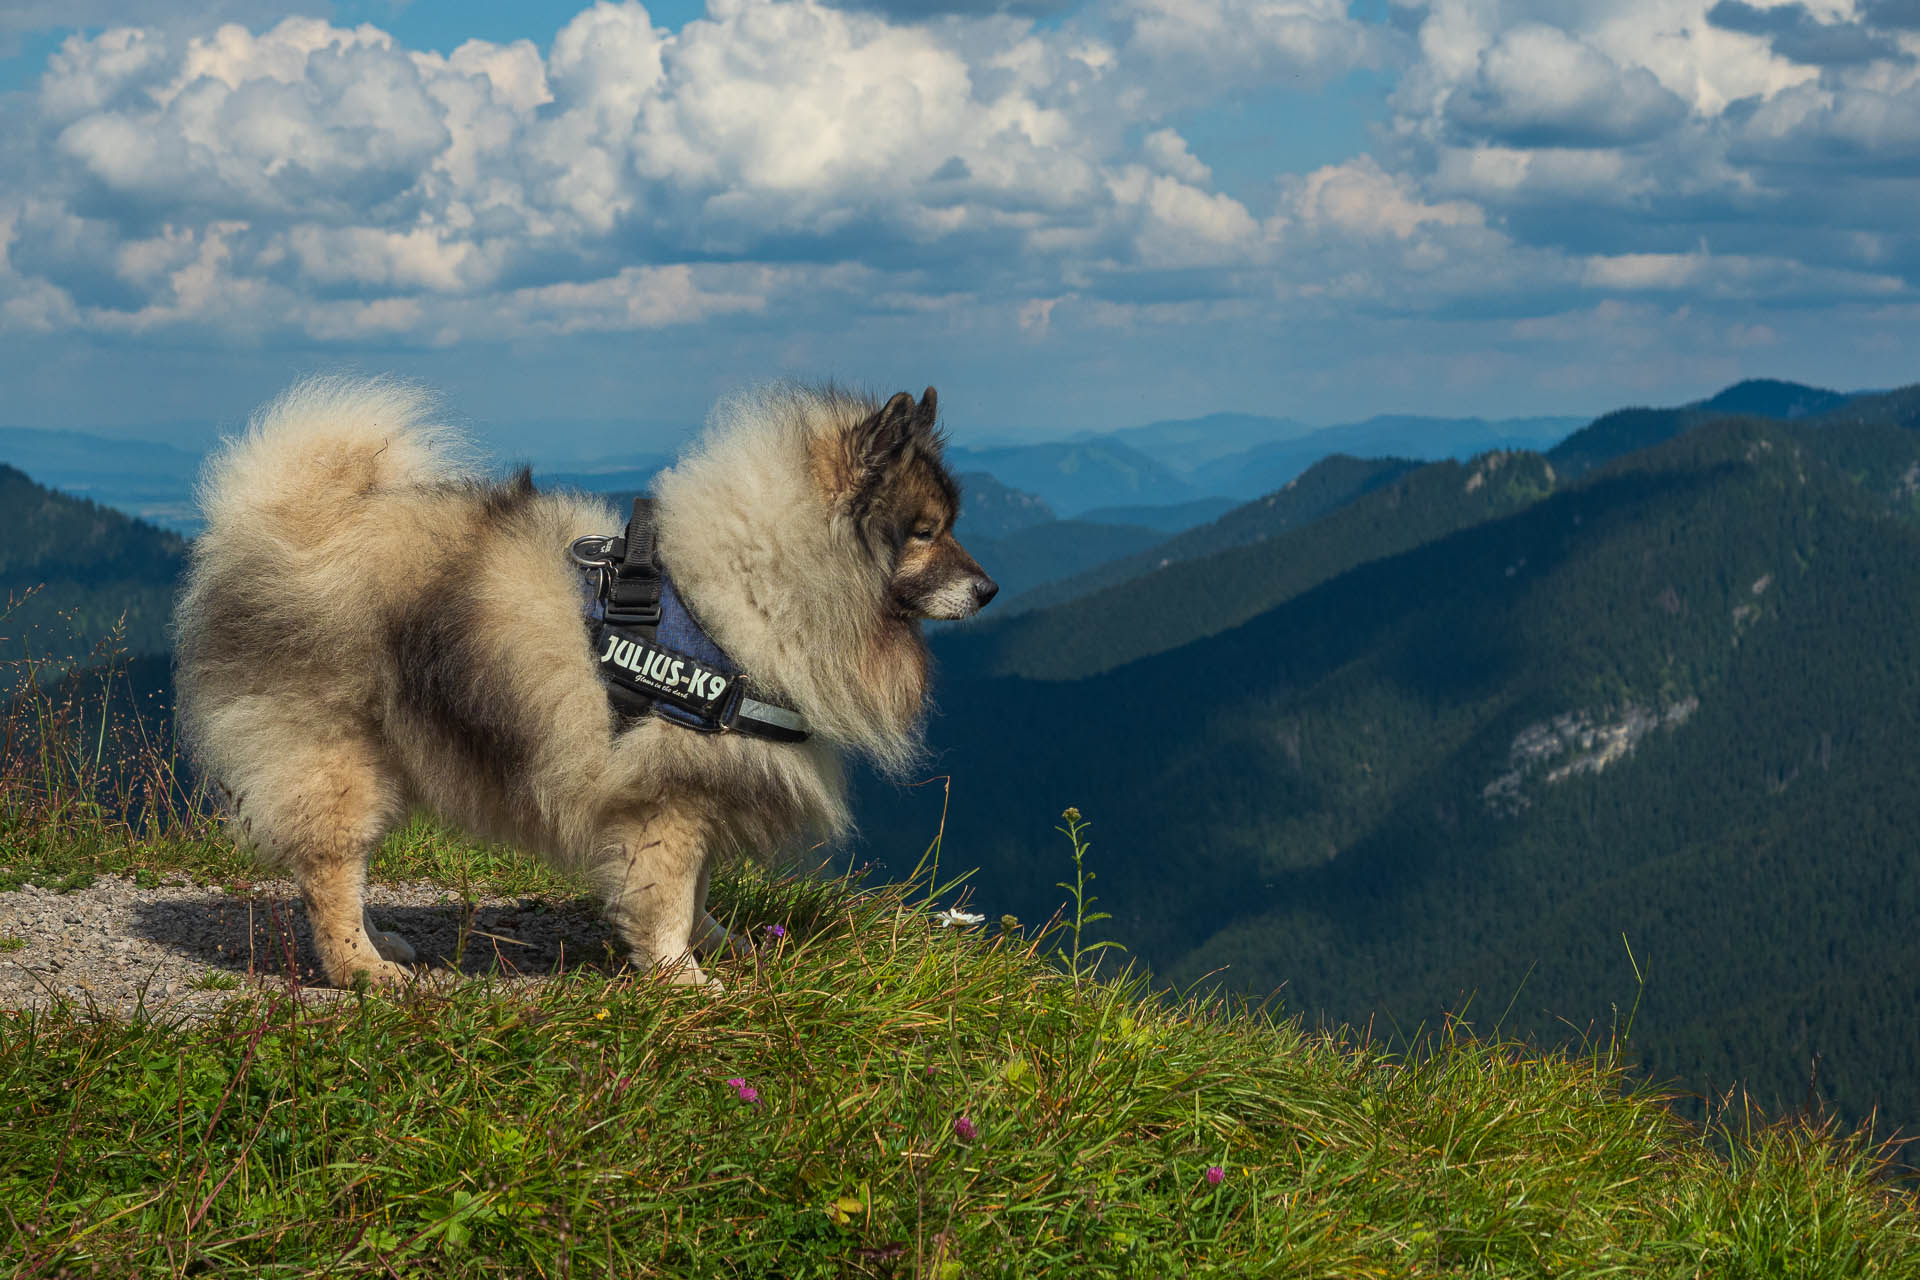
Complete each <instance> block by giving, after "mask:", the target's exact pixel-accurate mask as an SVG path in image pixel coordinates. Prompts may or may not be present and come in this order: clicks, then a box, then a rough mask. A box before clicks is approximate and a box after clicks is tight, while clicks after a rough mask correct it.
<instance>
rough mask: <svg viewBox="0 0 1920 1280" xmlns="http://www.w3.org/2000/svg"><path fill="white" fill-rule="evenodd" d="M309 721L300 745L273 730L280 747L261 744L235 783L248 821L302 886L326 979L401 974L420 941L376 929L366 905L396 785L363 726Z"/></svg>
mask: <svg viewBox="0 0 1920 1280" xmlns="http://www.w3.org/2000/svg"><path fill="white" fill-rule="evenodd" d="M289 723H291V722H289ZM302 730H303V739H302V740H301V741H300V742H299V743H298V744H297V745H296V744H295V743H294V742H293V741H292V740H291V738H292V735H291V734H288V735H285V736H281V735H278V734H276V735H275V736H276V738H278V739H279V740H278V741H277V742H275V743H274V744H273V745H274V746H275V747H276V748H277V750H274V751H271V752H263V753H262V762H261V763H260V764H258V765H256V766H255V767H254V768H253V769H251V770H250V771H249V775H250V776H248V777H246V778H245V779H243V780H242V781H243V784H244V785H243V787H233V790H234V791H235V792H236V793H237V794H239V795H240V796H241V800H240V803H239V806H238V816H239V818H240V820H241V825H242V827H243V829H244V830H245V831H246V833H247V836H248V838H249V839H250V840H251V841H252V842H253V843H254V844H255V845H257V846H258V847H259V848H260V850H261V851H262V852H263V853H264V854H265V855H266V856H267V858H268V860H269V861H271V862H274V863H277V864H278V865H280V866H282V867H284V868H286V870H287V872H288V873H289V874H290V875H292V877H293V879H294V882H295V883H296V884H298V885H299V886H300V896H301V897H303V898H304V899H306V903H307V921H308V923H309V924H310V925H311V926H312V928H313V946H314V951H315V952H316V953H317V954H318V956H319V959H320V969H321V972H322V973H323V974H324V975H325V976H326V979H327V981H328V982H331V983H333V984H334V985H335V986H342V987H344V986H351V985H352V984H353V981H354V977H355V975H356V974H360V973H364V974H366V975H367V977H368V978H369V979H371V980H372V981H374V982H377V983H397V982H403V981H405V980H406V979H407V978H409V977H411V976H412V974H411V973H410V971H409V970H407V969H405V968H403V967H402V966H401V964H399V963H396V962H397V961H401V960H403V959H408V960H410V959H411V958H412V956H413V948H412V947H410V946H408V945H407V943H406V941H405V940H404V939H402V938H401V937H399V936H398V935H397V934H391V933H385V932H382V931H378V930H373V929H371V928H370V927H369V925H370V922H369V920H368V917H367V914H366V907H365V897H366V880H367V859H368V858H370V857H372V855H373V851H374V849H375V848H377V847H378V846H379V844H380V840H381V838H382V837H384V836H385V835H386V833H387V831H388V830H389V829H390V828H391V827H392V826H393V824H394V823H395V822H396V821H398V819H399V817H400V815H401V812H402V809H403V805H402V802H401V799H400V795H399V788H398V787H397V786H395V784H394V783H393V781H392V779H391V778H390V777H389V776H388V775H387V773H386V771H385V770H384V769H383V768H382V767H381V761H380V758H379V755H378V753H377V752H376V750H375V749H374V748H373V747H371V746H370V745H369V744H367V743H366V742H365V741H364V740H362V739H360V738H359V737H358V736H357V735H352V734H350V733H339V732H336V733H333V734H328V733H326V731H325V729H324V728H322V729H321V730H320V731H319V732H317V733H316V732H314V731H313V727H312V726H311V725H303V726H302ZM230 785H231V784H230Z"/></svg>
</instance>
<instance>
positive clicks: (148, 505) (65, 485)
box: [0, 427, 200, 533]
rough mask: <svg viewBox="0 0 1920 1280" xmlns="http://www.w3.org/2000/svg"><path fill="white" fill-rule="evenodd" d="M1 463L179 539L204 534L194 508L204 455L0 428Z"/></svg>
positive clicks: (83, 435) (152, 444) (143, 443)
mask: <svg viewBox="0 0 1920 1280" xmlns="http://www.w3.org/2000/svg"><path fill="white" fill-rule="evenodd" d="M0 462H6V463H11V464H12V465H13V466H16V467H18V468H19V469H20V470H22V471H24V472H26V473H27V474H28V475H30V476H32V477H33V478H34V479H35V480H37V481H39V482H40V483H41V484H44V485H47V486H49V487H50V488H54V489H58V490H60V491H62V492H63V493H70V494H75V495H78V496H79V497H83V498H91V499H92V500H93V501H95V502H97V503H100V504H101V505H102V506H107V507H113V508H114V509H116V510H119V511H124V512H127V513H129V514H131V515H135V516H138V517H140V518H141V519H142V520H146V521H148V522H150V523H152V524H156V525H159V526H160V527H161V528H164V529H171V530H173V531H174V532H176V533H195V532H197V531H198V530H199V528H200V516H199V512H198V511H197V510H196V509H195V508H194V505H193V482H194V479H195V477H196V476H198V475H199V473H200V455H199V454H197V453H194V452H192V451H191V450H188V449H180V448H176V447H175V446H173V445H170V444H160V443H158V442H156V441H152V440H119V439H113V438H110V437H107V436H100V435H92V434H89V433H87V432H83V431H43V430H41V429H39V428H37V427H0Z"/></svg>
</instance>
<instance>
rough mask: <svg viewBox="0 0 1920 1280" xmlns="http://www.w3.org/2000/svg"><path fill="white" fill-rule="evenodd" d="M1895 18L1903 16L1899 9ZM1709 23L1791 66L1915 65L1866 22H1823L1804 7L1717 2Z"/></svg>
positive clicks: (1731, 0) (1730, 0) (1737, 0)
mask: <svg viewBox="0 0 1920 1280" xmlns="http://www.w3.org/2000/svg"><path fill="white" fill-rule="evenodd" d="M1889 7H1891V6H1889ZM1893 16H1895V17H1896V18H1897V17H1900V16H1903V14H1902V12H1901V11H1899V10H1895V12H1894V14H1893ZM1707 21H1708V22H1709V23H1711V24H1712V25H1714V26H1716V27H1720V28H1722V29H1723V30H1727V31H1739V32H1743V33H1745V34H1747V35H1754V36H1762V37H1764V38H1765V39H1766V40H1767V42H1768V44H1769V45H1770V46H1771V47H1772V49H1773V51H1774V52H1775V53H1777V54H1779V55H1780V56H1781V57H1783V58H1786V59H1788V60H1789V61H1792V62H1804V63H1808V64H1811V65H1813V66H1849V65H1855V64H1859V63H1864V62H1875V61H1878V60H1879V59H1882V58H1890V59H1895V60H1897V61H1901V62H1910V61H1912V55H1910V54H1908V53H1906V52H1905V51H1904V50H1902V49H1901V48H1900V45H1899V43H1898V41H1896V40H1894V39H1892V38H1891V37H1889V36H1887V35H1883V34H1880V33H1878V32H1875V31H1873V30H1871V29H1869V26H1868V24H1867V23H1862V22H1847V21H1834V22H1823V21H1821V20H1820V19H1819V18H1817V17H1815V16H1814V15H1813V13H1812V12H1810V11H1809V10H1808V9H1807V6H1806V5H1804V4H1798V3H1793V4H1781V5H1775V6H1773V7H1772V8H1760V7H1758V6H1755V5H1751V4H1747V3H1745V0H1719V2H1718V3H1717V4H1715V5H1714V6H1713V8H1711V9H1709V10H1707Z"/></svg>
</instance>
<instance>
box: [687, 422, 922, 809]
mask: <svg viewBox="0 0 1920 1280" xmlns="http://www.w3.org/2000/svg"><path fill="white" fill-rule="evenodd" d="M876 407H877V406H875V405H874V404H873V403H872V402H870V401H869V400H867V399H866V398H864V397H860V396H855V395H852V394H849V393H847V392H844V391H839V390H836V389H834V388H825V389H815V388H809V387H802V386H796V385H793V384H777V385H774V386H770V387H765V388H762V389H759V390H756V391H751V392H746V393H741V394H737V395H734V396H731V397H729V398H727V399H725V400H723V401H722V402H721V403H720V404H719V405H718V406H716V408H715V409H714V411H713V413H712V415H711V416H710V417H709V419H708V424H707V430H706V433H705V434H704V435H703V436H702V438H701V439H700V441H699V442H698V444H697V445H695V446H694V447H693V448H692V449H691V450H689V451H688V452H687V453H686V454H685V455H683V456H682V457H681V458H680V460H679V461H678V462H676V463H675V464H674V466H673V467H672V468H671V469H670V470H668V471H665V472H662V473H661V474H660V475H659V476H658V477H657V478H656V479H655V481H654V492H655V494H656V495H657V497H658V499H659V503H660V552H661V558H662V560H663V561H664V562H665V564H666V566H667V568H668V570H669V571H670V572H671V573H672V574H673V576H674V581H675V582H676V583H677V584H679V585H680V586H681V587H682V588H683V589H684V591H685V594H686V598H687V600H688V602H689V604H690V606H691V607H692V608H693V609H694V610H695V611H696V612H697V613H698V615H699V618H700V621H701V623H702V624H703V625H705V626H706V627H707V628H708V630H709V631H710V632H711V633H712V634H713V637H714V639H715V640H717V641H719V643H720V645H721V647H722V648H724V649H725V650H726V651H727V652H728V653H729V654H731V655H732V656H733V657H734V659H735V660H736V661H738V662H739V663H740V664H741V665H742V666H743V667H745V669H746V671H747V673H748V675H749V676H750V677H752V678H753V679H754V680H755V681H756V682H757V683H759V684H761V685H762V686H764V687H766V688H767V690H768V692H769V694H771V695H772V696H775V697H779V698H784V699H785V700H787V701H789V702H790V703H791V704H792V705H793V706H794V707H795V708H796V709H798V710H799V711H800V712H801V713H802V714H803V715H805V716H806V717H807V719H808V720H810V721H812V723H813V725H814V728H815V730H816V731H817V732H819V733H820V734H822V735H823V736H824V737H826V738H828V739H830V740H832V741H834V742H837V743H839V744H840V745H842V746H845V747H848V748H850V749H852V750H855V751H858V752H860V753H862V754H864V755H865V756H867V757H868V758H869V759H870V760H872V761H873V763H874V764H875V765H877V766H878V767H879V768H881V769H882V770H884V771H886V772H888V773H890V774H893V775H895V776H899V775H902V774H904V773H906V772H907V771H908V770H910V769H911V768H912V766H913V765H914V764H915V763H916V762H917V761H918V760H919V759H920V757H921V752H922V748H921V737H920V727H921V721H922V718H923V714H924V711H923V709H924V703H925V697H926V648H925V644H924V642H923V641H922V639H921V637H920V630H919V627H918V626H917V625H915V624H914V623H912V622H910V621H907V620H905V619H902V618H901V617H899V616H898V615H897V613H896V612H895V610H894V609H893V607H892V604H891V602H890V600H889V598H888V594H887V575H888V570H889V566H887V565H885V564H882V563H878V562H877V561H876V559H875V557H874V554H873V551H872V549H871V548H870V547H868V546H867V545H866V543H865V540H864V539H863V537H862V533H861V531H860V530H859V529H858V528H857V527H856V526H855V525H854V523H853V521H852V520H851V519H849V518H848V517H847V516H846V515H845V513H844V512H842V511H840V510H839V509H838V507H837V505H836V503H835V501H834V498H833V497H832V495H829V494H827V493H825V492H823V491H822V488H821V483H820V478H819V473H818V471H817V469H816V466H815V459H816V458H817V457H818V456H820V453H821V449H822V447H823V445H826V444H828V443H829V442H835V441H836V438H837V436H839V435H840V434H843V433H846V432H850V431H851V430H852V429H853V428H854V427H856V426H857V425H858V424H859V423H860V422H862V421H863V420H865V419H866V418H867V417H868V416H869V415H871V414H872V413H873V412H874V409H875V408H876Z"/></svg>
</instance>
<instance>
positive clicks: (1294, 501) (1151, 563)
mask: <svg viewBox="0 0 1920 1280" xmlns="http://www.w3.org/2000/svg"><path fill="white" fill-rule="evenodd" d="M1418 466H1420V464H1419V463H1417V462H1410V461H1408V460H1406V459H1405V458H1349V457H1347V456H1346V455H1344V454H1336V455H1335V456H1333V457H1331V458H1323V459H1322V460H1321V461H1319V462H1317V463H1315V464H1314V465H1313V466H1311V467H1309V468H1308V469H1307V470H1306V471H1305V472H1304V473H1303V474H1301V475H1298V476H1295V477H1294V478H1293V479H1292V480H1291V481H1289V482H1288V483H1287V484H1286V485H1285V486H1284V487H1282V488H1280V489H1278V490H1276V491H1274V492H1273V493H1270V494H1268V495H1267V496H1266V497H1264V498H1260V499H1258V500H1257V501H1254V502H1249V503H1246V504H1245V505H1244V506H1239V507H1235V508H1233V509H1232V510H1231V511H1228V512H1225V513H1223V514H1222V515H1221V516H1220V517H1219V518H1218V519H1216V520H1213V521H1210V522H1209V523H1207V524H1203V525H1200V526H1199V527H1197V528H1193V529H1188V530H1187V531H1186V532H1184V533H1181V534H1179V535H1177V536H1175V537H1172V538H1168V539H1166V540H1165V541H1164V542H1156V543H1154V544H1153V545H1152V546H1151V547H1150V548H1148V549H1147V550H1144V551H1138V552H1135V553H1134V554H1132V555H1120V556H1116V557H1113V558H1109V559H1107V560H1105V561H1103V562H1102V563H1099V564H1097V565H1095V566H1094V567H1093V568H1091V569H1086V570H1082V571H1081V572H1078V573H1074V574H1072V575H1071V576H1067V575H1062V574H1055V575H1053V578H1054V579H1057V580H1048V581H1046V585H1045V586H1041V587H1036V588H1034V589H1033V590H1032V591H1029V592H1027V593H1026V594H1025V595H1022V596H1019V597H1017V598H1014V599H1010V600H1008V601H1006V602H1005V603H1004V604H996V606H995V612H994V613H993V615H992V617H993V619H994V620H995V621H998V620H1000V619H1001V618H1004V617H1007V616H1009V615H1011V614H1015V613H1025V612H1027V611H1029V610H1033V609H1044V608H1048V607H1050V606H1053V605H1056V604H1063V603H1065V602H1066V601H1068V600H1075V599H1078V598H1079V597H1081V596H1085V595H1090V594H1092V593H1093V592H1096V591H1100V590H1102V589H1104V588H1107V587H1114V586H1118V585H1120V584H1121V583H1124V582H1130V581H1132V580H1133V579H1135V578H1138V577H1141V576H1142V575H1144V574H1148V573H1152V572H1153V571H1154V570H1156V569H1164V568H1166V567H1167V566H1168V565H1171V564H1173V563H1175V562H1177V561H1182V560H1195V559H1199V558H1200V557H1202V556H1208V555H1212V554H1214V553H1215V552H1218V551H1227V550H1231V549H1232V548H1234V547H1242V546H1246V545H1248V544H1249V543H1254V542H1261V541H1264V540H1265V539H1267V538H1271V537H1275V536H1277V535H1279V534H1282V533H1285V532H1287V531H1288V530H1290V529H1297V528H1300V527H1302V526H1304V525H1307V524H1311V523H1312V522H1313V521H1315V520H1318V519H1319V518H1320V517H1322V516H1324V515H1326V514H1328V513H1329V512H1331V511H1334V510H1337V509H1338V508H1340V507H1342V506H1344V505H1346V504H1347V503H1349V502H1352V501H1353V500H1354V499H1356V498H1358V497H1360V496H1362V495H1363V494H1368V493H1371V492H1373V491H1374V490H1375V489H1378V488H1380V487H1381V486H1382V485H1385V484H1389V483H1391V482H1392V481H1394V480H1397V479H1399V478H1400V477H1401V476H1403V475H1405V474H1406V473H1407V472H1409V471H1412V470H1414V469H1415V468H1416V467H1418Z"/></svg>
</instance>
